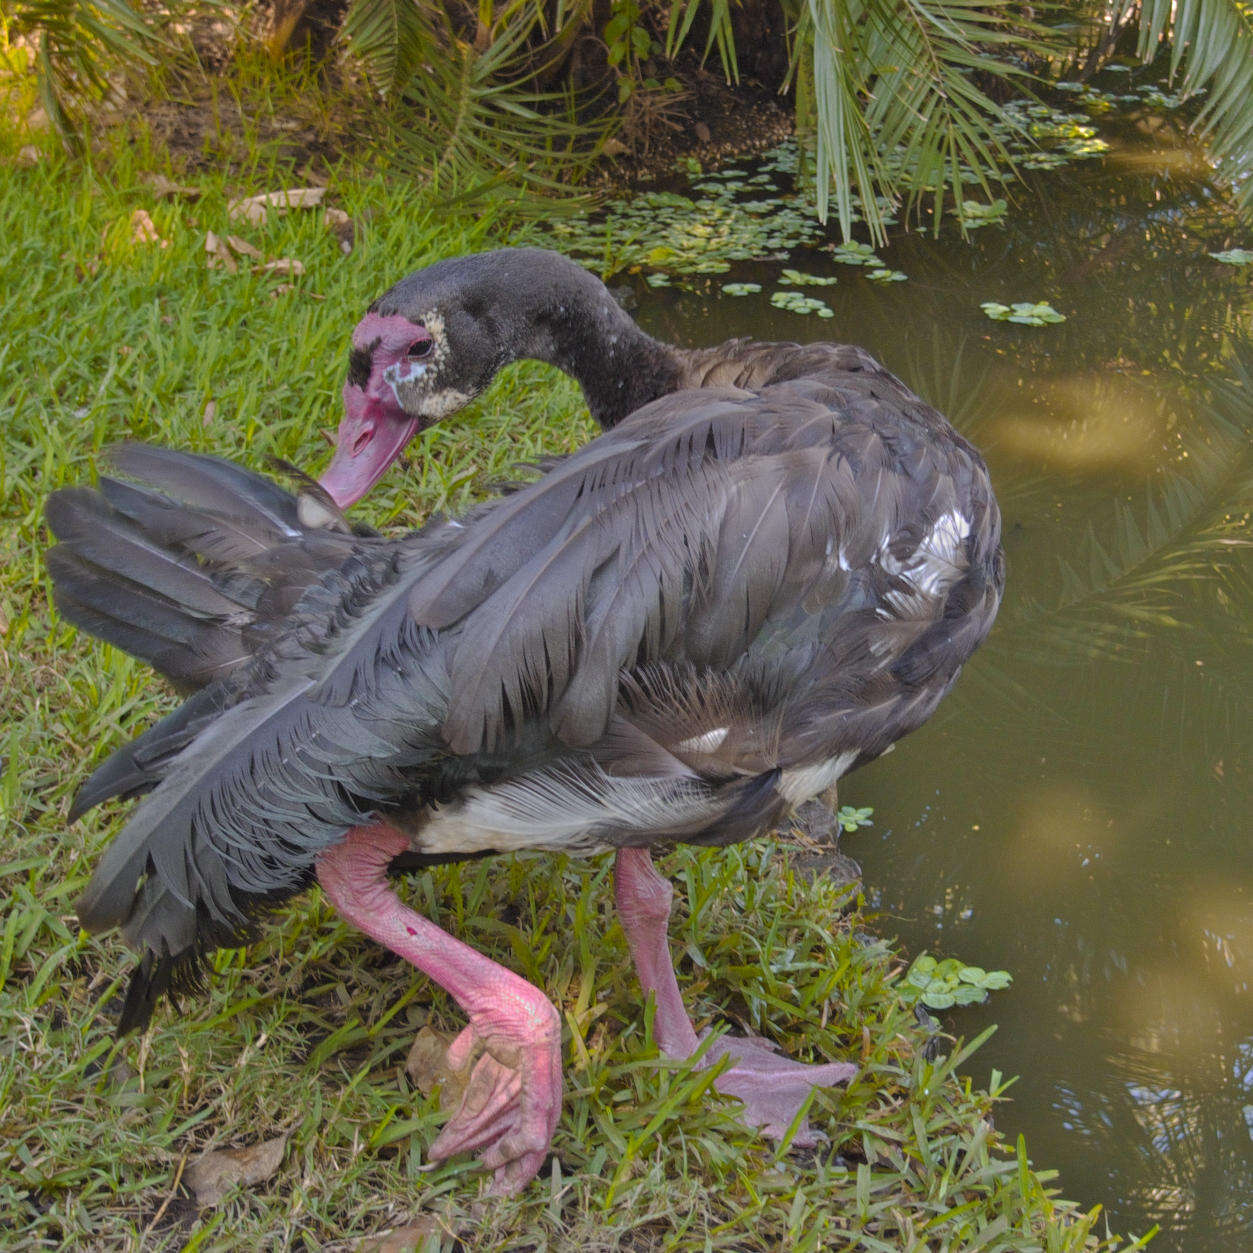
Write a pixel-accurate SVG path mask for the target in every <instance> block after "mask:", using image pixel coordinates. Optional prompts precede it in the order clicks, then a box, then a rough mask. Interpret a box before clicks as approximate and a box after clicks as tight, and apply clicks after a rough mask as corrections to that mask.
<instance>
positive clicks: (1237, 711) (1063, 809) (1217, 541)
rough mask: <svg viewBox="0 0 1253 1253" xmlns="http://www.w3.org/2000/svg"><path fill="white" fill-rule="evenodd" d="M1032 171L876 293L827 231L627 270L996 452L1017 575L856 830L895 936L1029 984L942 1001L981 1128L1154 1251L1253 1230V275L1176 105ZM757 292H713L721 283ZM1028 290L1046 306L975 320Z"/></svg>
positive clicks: (680, 301)
mask: <svg viewBox="0 0 1253 1253" xmlns="http://www.w3.org/2000/svg"><path fill="white" fill-rule="evenodd" d="M1104 133H1105V134H1106V136H1107V137H1108V138H1110V139H1111V140H1112V141H1113V142H1114V150H1113V151H1112V153H1111V154H1110V155H1109V156H1108V157H1106V158H1105V159H1104V160H1102V161H1098V162H1089V163H1085V164H1083V165H1079V166H1072V167H1070V168H1067V169H1064V170H1059V171H1053V172H1049V173H1048V174H1045V175H1041V176H1040V177H1039V181H1038V182H1037V183H1036V184H1035V185H1034V188H1035V189H1034V190H1033V191H1032V192H1030V193H1025V194H1023V195H1022V196H1021V205H1020V206H1019V207H1018V208H1017V209H1016V210H1013V211H1012V212H1011V216H1010V218H1009V219H1008V221H1007V224H1006V225H1005V226H1004V227H1003V228H1000V227H988V228H985V229H983V230H980V231H979V232H977V234H976V235H975V237H974V239H973V242H972V244H971V245H969V246H967V245H964V244H961V243H958V242H955V241H953V240H952V239H951V237H950V238H949V240H948V241H947V242H941V243H939V244H937V243H936V242H934V241H932V240H931V239H929V238H916V237H915V238H906V239H904V240H903V241H901V242H898V243H896V244H895V245H893V246H890V247H888V248H886V249H883V250H881V251H880V255H881V256H882V257H883V259H884V260H885V262H886V263H887V265H889V266H891V267H895V268H897V269H900V270H903V271H905V272H906V273H907V274H908V275H909V281H908V282H904V283H894V284H885V285H878V284H874V283H871V282H869V281H867V280H866V279H865V278H864V277H863V276H861V274H860V272H859V271H857V270H855V269H851V268H849V267H844V266H838V265H835V264H833V263H832V261H831V259H830V257H829V256H828V255H826V254H823V253H821V252H817V251H815V252H809V253H805V254H797V255H794V256H793V258H792V259H791V261H790V262H787V263H779V264H777V265H773V264H770V265H768V264H754V263H745V264H740V265H737V266H735V268H734V270H733V271H732V273H730V274H728V275H725V276H718V277H717V278H715V279H713V280H712V282H711V284H710V290H709V292H708V293H707V294H704V295H702V294H699V293H692V292H683V291H671V290H662V291H653V290H650V289H647V288H644V287H643V286H642V285H641V288H640V292H641V294H640V303H641V309H640V311H639V313H640V319H641V321H642V322H643V323H644V324H645V325H646V326H647V327H648V328H649V329H650V330H652V331H654V332H655V333H658V334H660V335H663V336H665V337H667V338H672V339H674V340H677V341H679V342H686V343H709V342H713V341H716V340H717V339H720V338H722V337H725V336H728V335H733V334H750V335H753V336H756V337H758V338H762V339H772V338H798V339H818V338H822V337H825V336H830V337H832V338H843V339H849V340H853V341H856V342H858V343H861V344H864V345H866V346H867V347H868V348H870V349H871V350H872V351H873V352H874V353H875V354H876V355H878V356H879V357H880V358H881V359H882V360H883V361H884V362H886V364H887V365H888V366H889V367H890V368H891V369H892V370H894V371H895V372H897V373H898V374H900V375H901V376H902V377H903V378H904V379H905V380H906V381H907V382H909V383H910V384H911V385H912V386H913V387H915V388H916V389H917V390H918V391H919V392H921V393H922V394H923V395H924V396H926V397H927V398H928V399H930V400H931V401H932V402H933V403H935V404H936V405H938V406H939V407H940V408H941V409H943V410H944V411H945V412H946V413H947V414H948V415H949V416H950V417H951V418H952V419H953V420H954V421H955V422H956V424H957V425H958V426H959V427H960V428H961V429H962V430H963V431H965V432H966V433H967V434H969V435H970V437H971V438H972V439H974V440H975V441H976V442H977V443H978V444H979V445H980V447H981V448H982V449H983V450H984V452H985V453H986V455H987V458H988V461H989V463H990V465H991V468H992V473H993V477H994V481H995V483H996V487H997V491H998V495H999V497H1000V501H1001V505H1002V508H1003V510H1004V514H1005V522H1006V548H1007V551H1008V556H1009V568H1010V578H1009V589H1008V594H1007V599H1006V601H1005V605H1004V608H1003V610H1002V613H1001V617H1000V620H999V622H998V624H997V626H996V629H995V630H994V632H993V634H992V637H991V639H990V640H989V642H988V643H987V645H985V647H984V649H983V651H982V652H981V653H980V654H979V655H978V656H977V657H976V658H975V659H974V660H973V661H972V662H971V664H970V666H969V667H968V668H967V673H966V675H965V676H964V678H963V679H962V681H961V682H960V683H959V684H958V686H957V689H956V690H955V692H954V693H953V694H952V695H951V696H950V697H949V698H948V700H947V702H946V704H945V706H944V707H943V709H942V711H941V712H940V714H938V715H937V717H936V718H935V719H934V720H933V722H932V723H931V724H930V725H929V726H927V727H926V728H924V730H922V731H921V732H919V733H918V734H917V735H915V736H914V737H913V738H912V739H910V740H907V741H906V742H905V743H903V744H902V745H900V746H899V750H898V751H897V752H895V753H893V754H891V755H889V756H888V757H886V758H884V759H883V760H882V761H880V762H878V763H876V764H875V765H873V766H871V767H869V768H867V769H866V770H864V771H863V772H861V773H860V774H858V775H855V776H853V777H852V778H851V779H850V780H848V782H847V783H846V785H845V788H844V793H843V799H844V800H845V801H848V802H851V803H854V804H858V805H873V806H874V807H875V813H876V818H875V825H874V826H873V827H871V828H868V829H866V830H863V831H860V832H858V833H857V834H856V835H855V836H850V837H846V841H845V848H846V851H848V852H849V853H850V854H852V855H853V856H854V857H856V858H858V859H859V860H860V861H861V863H862V866H863V869H864V872H865V886H866V892H867V895H868V897H869V898H870V900H871V901H872V902H874V903H875V904H877V906H878V907H879V909H880V910H881V911H882V918H881V923H880V928H881V930H882V931H883V932H885V933H888V934H896V935H898V936H899V937H900V938H901V940H902V943H903V946H904V948H905V950H906V951H907V952H908V953H910V954H911V955H912V954H916V953H918V952H921V951H922V950H924V949H926V950H929V951H931V952H933V953H940V954H951V955H955V956H959V957H962V958H964V959H965V960H967V961H970V962H977V963H979V964H980V965H984V966H987V967H1004V968H1007V969H1009V970H1010V971H1012V972H1013V974H1014V977H1015V982H1014V985H1013V988H1012V989H1011V990H1009V991H1007V992H1000V993H997V994H995V995H994V996H993V997H992V999H991V1001H990V1003H989V1004H988V1005H986V1006H984V1007H980V1008H975V1009H967V1010H962V1011H958V1012H955V1013H950V1014H947V1015H945V1021H946V1025H947V1026H948V1027H949V1028H950V1029H952V1030H954V1031H956V1032H958V1033H960V1034H963V1035H967V1036H970V1035H973V1034H975V1033H976V1032H978V1031H980V1030H981V1029H982V1028H983V1027H984V1026H985V1025H987V1024H989V1023H992V1022H995V1023H997V1024H999V1029H998V1031H997V1033H996V1035H995V1036H994V1037H993V1039H992V1041H991V1042H990V1043H989V1044H988V1045H987V1046H986V1047H985V1048H984V1049H983V1050H982V1052H981V1053H980V1054H979V1055H978V1058H977V1063H976V1067H975V1069H976V1072H979V1073H982V1074H985V1075H986V1071H987V1070H988V1069H990V1068H992V1067H996V1068H998V1069H999V1070H1001V1071H1002V1072H1005V1073H1008V1074H1016V1075H1020V1076H1021V1078H1020V1080H1019V1082H1018V1084H1017V1085H1016V1086H1015V1087H1014V1088H1013V1089H1012V1093H1013V1097H1014V1100H1013V1101H1012V1103H1010V1104H1007V1105H1006V1106H1005V1107H1004V1108H1003V1110H1002V1112H1001V1115H1000V1117H999V1123H1000V1126H1001V1128H1002V1130H1003V1131H1005V1132H1006V1133H1007V1134H1008V1135H1009V1136H1010V1137H1011V1139H1012V1138H1013V1137H1014V1136H1016V1135H1017V1134H1018V1133H1019V1132H1024V1133H1025V1134H1026V1136H1027V1139H1028V1143H1029V1146H1030V1150H1031V1153H1032V1157H1033V1160H1034V1161H1035V1162H1036V1163H1037V1164H1038V1165H1041V1166H1053V1167H1056V1168H1058V1169H1059V1171H1060V1176H1061V1178H1060V1185H1061V1188H1062V1190H1063V1192H1064V1193H1065V1194H1066V1195H1068V1196H1072V1197H1074V1198H1076V1199H1078V1200H1080V1201H1082V1202H1085V1203H1088V1204H1095V1203H1097V1202H1103V1203H1105V1204H1106V1206H1107V1212H1108V1216H1109V1219H1110V1222H1111V1225H1112V1226H1113V1227H1114V1228H1115V1229H1119V1230H1123V1231H1127V1230H1130V1231H1135V1232H1139V1231H1143V1230H1144V1229H1146V1228H1147V1227H1149V1226H1150V1225H1151V1224H1152V1223H1155V1222H1156V1223H1160V1224H1161V1225H1162V1227H1163V1229H1164V1234H1163V1236H1162V1237H1160V1238H1159V1240H1158V1241H1157V1242H1156V1243H1155V1245H1154V1247H1155V1248H1162V1249H1163V1250H1166V1249H1172V1250H1173V1249H1178V1250H1187V1251H1188V1253H1205V1251H1208V1250H1214V1251H1215V1253H1217V1251H1218V1250H1222V1251H1224V1253H1227V1251H1229V1250H1233V1249H1236V1248H1249V1247H1253V1245H1251V1244H1250V1243H1246V1241H1249V1240H1251V1239H1253V1236H1251V1235H1250V1233H1251V1232H1253V1143H1251V1140H1253V996H1251V995H1250V980H1251V978H1253V891H1251V889H1253V855H1251V852H1250V841H1249V830H1250V826H1251V825H1253V824H1251V822H1250V816H1251V814H1253V805H1251V804H1250V802H1251V800H1253V797H1251V796H1250V789H1249V773H1248V758H1247V750H1248V746H1249V744H1250V742H1251V741H1253V725H1251V721H1253V720H1251V719H1250V712H1249V710H1250V700H1249V692H1250V688H1251V687H1253V664H1251V658H1253V650H1251V648H1250V642H1251V639H1253V636H1251V622H1253V571H1251V569H1250V561H1249V550H1247V549H1241V548H1240V547H1238V542H1239V541H1240V540H1241V539H1243V541H1244V542H1246V543H1247V542H1248V540H1249V539H1250V533H1249V530H1248V521H1249V514H1250V509H1251V507H1253V453H1251V451H1250V448H1251V435H1253V387H1251V386H1250V384H1249V382H1248V380H1247V379H1246V380H1245V382H1244V383H1243V384H1240V383H1237V382H1233V381H1232V380H1238V379H1239V378H1240V377H1241V371H1242V369H1245V368H1247V369H1250V370H1253V347H1250V346H1249V344H1250V341H1253V268H1249V267H1246V268H1244V269H1238V268H1235V267H1230V266H1224V265H1220V264H1219V263H1217V262H1215V261H1213V260H1212V259H1211V258H1210V257H1209V256H1208V255H1207V253H1208V252H1209V251H1218V250H1219V249H1222V248H1225V247H1230V246H1232V245H1233V244H1244V245H1245V246H1247V245H1248V243H1249V238H1248V235H1247V233H1246V234H1245V235H1244V237H1243V238H1241V236H1240V233H1239V232H1235V233H1230V232H1231V226H1230V222H1229V219H1227V218H1226V217H1225V214H1224V211H1223V209H1222V205H1221V202H1220V201H1219V200H1218V199H1217V198H1216V196H1215V194H1214V193H1213V192H1212V190H1211V189H1210V187H1209V185H1208V184H1207V182H1206V170H1205V167H1204V165H1203V163H1201V162H1200V161H1199V160H1198V158H1197V157H1196V155H1195V153H1194V152H1193V151H1192V150H1190V149H1189V148H1188V147H1187V146H1186V145H1185V144H1184V143H1183V141H1182V139H1181V138H1180V131H1179V127H1178V126H1177V125H1176V124H1175V123H1174V122H1172V121H1171V120H1169V119H1168V118H1162V117H1145V118H1143V119H1140V120H1139V122H1129V121H1124V122H1121V123H1117V124H1112V125H1110V126H1107V127H1106V128H1105V130H1104ZM782 264H791V265H793V266H797V265H799V266H800V267H801V268H804V269H807V270H811V271H813V272H816V273H823V274H837V275H838V276H839V282H838V284H837V285H836V286H834V287H824V288H820V289H814V294H815V295H819V296H821V297H822V298H823V299H824V300H826V301H827V303H828V304H829V305H830V307H831V308H832V309H833V310H834V313H835V317H834V319H831V320H827V321H819V320H817V319H816V318H814V317H801V316H798V315H796V314H793V313H789V312H787V311H785V310H781V309H777V308H773V307H771V306H770V304H769V303H768V295H769V293H770V292H771V291H772V290H773V289H774V288H775V287H776V285H777V276H778V273H779V271H780V269H781V267H782ZM730 280H739V281H745V280H747V281H756V282H760V283H762V285H763V287H764V292H763V293H762V295H760V296H752V297H740V298H732V297H728V296H723V295H720V294H719V290H718V289H719V286H720V284H721V283H722V282H723V281H730ZM985 300H997V301H1001V302H1003V303H1011V302H1013V301H1016V300H1032V301H1037V300H1046V301H1049V302H1050V303H1051V304H1052V305H1053V306H1054V307H1055V308H1057V309H1058V310H1060V311H1061V312H1063V313H1065V314H1066V315H1067V321H1066V322H1065V323H1063V324H1061V325H1056V326H1045V327H1040V328H1028V327H1021V328H1019V327H1012V326H1007V325H1004V324H997V323H992V322H990V321H988V320H987V319H986V318H985V317H984V315H983V314H982V313H981V311H980V308H979V305H980V302H981V301H985Z"/></svg>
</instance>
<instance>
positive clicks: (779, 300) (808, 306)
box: [770, 291, 835, 318]
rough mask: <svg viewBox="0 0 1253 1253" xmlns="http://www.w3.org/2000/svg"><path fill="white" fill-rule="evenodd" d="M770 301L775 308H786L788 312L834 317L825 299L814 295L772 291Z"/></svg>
mask: <svg viewBox="0 0 1253 1253" xmlns="http://www.w3.org/2000/svg"><path fill="white" fill-rule="evenodd" d="M770 303H771V304H772V305H774V307H775V308H776V309H786V310H787V311H788V312H789V313H815V314H817V315H818V317H820V318H833V317H835V313H834V311H833V310H832V309H831V306H830V305H828V304H827V302H826V301H825V300H819V299H818V298H817V297H816V296H803V295H801V293H800V292H798V291H777V292H774V293H772V294H771V297H770Z"/></svg>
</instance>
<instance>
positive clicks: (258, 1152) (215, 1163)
mask: <svg viewBox="0 0 1253 1253" xmlns="http://www.w3.org/2000/svg"><path fill="white" fill-rule="evenodd" d="M286 1147H287V1136H286V1134H284V1135H281V1136H275V1137H274V1139H273V1140H263V1141H262V1142H261V1143H260V1144H254V1145H252V1146H251V1147H249V1148H246V1149H211V1150H210V1151H209V1152H208V1153H203V1154H201V1156H200V1157H198V1158H196V1160H195V1161H194V1162H192V1163H191V1164H190V1165H189V1166H188V1167H187V1169H186V1170H185V1171H184V1172H183V1180H184V1182H185V1183H186V1184H187V1186H188V1187H189V1188H191V1190H192V1192H193V1193H195V1196H196V1201H197V1203H198V1204H200V1205H217V1204H218V1202H219V1201H221V1200H222V1198H223V1197H224V1196H226V1194H227V1193H228V1192H230V1190H231V1189H232V1188H233V1187H235V1186H236V1185H237V1184H238V1185H240V1186H242V1187H245V1188H251V1187H256V1185H257V1184H259V1183H265V1182H267V1180H270V1179H273V1178H274V1175H275V1174H276V1173H277V1171H278V1168H279V1163H280V1162H282V1160H283V1150H284V1149H285V1148H286Z"/></svg>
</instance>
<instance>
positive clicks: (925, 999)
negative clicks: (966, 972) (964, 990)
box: [922, 991, 957, 1009]
mask: <svg viewBox="0 0 1253 1253" xmlns="http://www.w3.org/2000/svg"><path fill="white" fill-rule="evenodd" d="M922 1003H923V1004H924V1005H925V1006H927V1008H928V1009H952V1008H953V1006H954V1005H956V1004H957V997H956V996H954V995H953V993H952V992H942V991H934V992H933V991H926V992H924V993H923V994H922Z"/></svg>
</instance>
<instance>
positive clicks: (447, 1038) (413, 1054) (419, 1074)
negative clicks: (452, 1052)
mask: <svg viewBox="0 0 1253 1253" xmlns="http://www.w3.org/2000/svg"><path fill="white" fill-rule="evenodd" d="M455 1039H456V1036H453V1035H448V1034H447V1033H446V1032H443V1031H436V1030H435V1028H434V1027H423V1028H422V1030H421V1031H419V1032H418V1034H417V1035H416V1036H415V1037H414V1041H413V1047H412V1048H411V1049H410V1050H409V1056H408V1057H406V1058H405V1074H407V1075H408V1076H409V1078H410V1079H412V1080H413V1082H414V1085H415V1086H416V1087H417V1089H418V1091H419V1092H421V1093H422V1095H423V1096H430V1095H431V1093H432V1092H434V1091H435V1089H436V1088H439V1089H440V1094H439V1103H440V1105H441V1106H443V1107H444V1108H445V1109H451V1108H455V1107H456V1106H457V1105H459V1104H460V1103H461V1096H462V1093H463V1092H465V1090H466V1084H467V1083H469V1081H470V1071H471V1069H472V1067H473V1063H474V1062H476V1061H477V1060H478V1058H477V1057H476V1056H472V1057H471V1059H470V1062H469V1063H468V1064H467V1065H466V1068H465V1069H464V1070H453V1069H452V1067H451V1066H449V1064H448V1046H449V1045H450V1044H451V1043H452V1042H453V1040H455Z"/></svg>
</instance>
